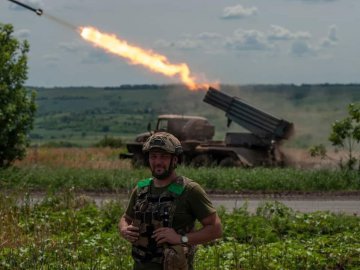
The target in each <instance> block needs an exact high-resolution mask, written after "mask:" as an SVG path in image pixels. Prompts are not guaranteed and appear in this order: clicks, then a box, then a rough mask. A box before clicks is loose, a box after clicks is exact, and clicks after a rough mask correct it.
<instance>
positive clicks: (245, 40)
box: [225, 29, 272, 51]
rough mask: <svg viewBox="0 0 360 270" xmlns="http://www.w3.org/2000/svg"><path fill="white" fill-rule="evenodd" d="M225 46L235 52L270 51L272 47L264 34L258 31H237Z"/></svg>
mask: <svg viewBox="0 0 360 270" xmlns="http://www.w3.org/2000/svg"><path fill="white" fill-rule="evenodd" d="M225 46H226V47H227V48H231V49H234V50H249V51H252V50H268V49H270V48H271V47H272V46H271V45H270V44H269V43H268V42H267V41H266V38H265V35H264V33H262V32H260V31H257V30H243V29H237V30H235V31H234V35H233V36H232V37H230V38H228V39H227V40H226V43H225Z"/></svg>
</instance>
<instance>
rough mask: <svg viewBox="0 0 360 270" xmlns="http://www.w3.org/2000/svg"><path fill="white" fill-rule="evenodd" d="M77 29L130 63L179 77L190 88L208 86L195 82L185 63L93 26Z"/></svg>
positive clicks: (84, 36) (82, 34)
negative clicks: (173, 61)
mask: <svg viewBox="0 0 360 270" xmlns="http://www.w3.org/2000/svg"><path fill="white" fill-rule="evenodd" d="M79 31H80V34H81V36H82V37H83V38H84V39H85V40H87V41H90V42H91V43H93V44H94V45H96V46H97V47H100V48H103V49H105V50H106V51H108V52H111V53H113V54H116V55H118V56H121V57H124V58H127V59H129V60H130V61H131V63H132V64H135V65H143V66H145V67H147V68H149V69H151V70H152V71H154V72H158V73H161V74H164V75H166V76H169V77H174V76H178V77H180V79H181V81H182V82H183V83H184V84H185V85H186V86H187V87H188V88H189V89H190V90H197V89H207V88H208V87H209V84H205V83H201V84H198V83H196V82H195V78H194V77H192V76H191V75H190V69H189V67H188V66H187V64H185V63H181V64H171V63H170V62H169V60H168V59H167V58H166V57H165V56H163V55H160V54H157V53H154V52H152V51H150V50H144V49H142V48H139V47H136V46H133V45H130V44H128V43H127V42H126V41H125V40H121V39H119V38H118V37H116V36H115V35H111V34H106V33H101V32H100V31H99V30H97V29H96V28H93V27H80V28H79Z"/></svg>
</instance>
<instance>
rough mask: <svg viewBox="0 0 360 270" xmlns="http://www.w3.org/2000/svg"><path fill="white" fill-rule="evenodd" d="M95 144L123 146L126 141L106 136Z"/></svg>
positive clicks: (97, 145)
mask: <svg viewBox="0 0 360 270" xmlns="http://www.w3.org/2000/svg"><path fill="white" fill-rule="evenodd" d="M94 146H95V147H110V148H121V147H123V146H124V143H123V140H122V139H121V138H114V137H108V136H105V137H104V138H102V139H101V140H100V141H99V142H97V143H96V144H95V145H94Z"/></svg>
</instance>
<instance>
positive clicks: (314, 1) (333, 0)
mask: <svg viewBox="0 0 360 270" xmlns="http://www.w3.org/2000/svg"><path fill="white" fill-rule="evenodd" d="M299 1H301V2H308V3H319V2H335V1H338V0H299Z"/></svg>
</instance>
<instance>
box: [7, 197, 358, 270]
mask: <svg viewBox="0 0 360 270" xmlns="http://www.w3.org/2000/svg"><path fill="white" fill-rule="evenodd" d="M19 202H22V203H21V204H19ZM123 211H124V208H123V207H122V204H121V202H120V201H115V202H109V203H107V204H104V205H102V206H101V207H99V206H96V205H95V204H94V203H93V202H91V200H89V199H87V198H86V197H76V196H74V193H73V192H72V191H71V190H68V191H66V192H64V193H61V194H58V195H49V196H48V197H46V198H45V199H44V201H43V202H41V203H37V204H35V205H34V204H31V200H30V198H29V197H28V196H27V195H26V194H25V195H21V194H19V193H18V194H16V193H14V194H8V195H6V196H5V195H2V194H1V193H0V217H1V219H0V228H1V230H0V269H4V270H5V269H6V270H12V269H19V270H22V269H24V270H25V269H26V270H28V269H94V270H95V269H96V270H97V269H104V270H107V269H109V270H110V269H111V270H113V269H116V270H117V269H120V270H127V269H129V270H130V269H132V268H131V264H132V259H131V257H130V250H131V249H130V245H129V243H127V242H126V241H125V240H123V239H122V238H120V237H119V233H118V230H117V222H118V219H119V217H120V216H121V214H122V213H123ZM218 212H219V216H220V218H221V220H222V224H223V231H224V235H223V238H222V239H221V240H220V241H217V242H214V243H210V244H207V245H205V246H200V247H199V248H198V251H197V254H196V257H195V269H197V270H218V269H222V270H239V269H254V270H255V269H256V270H268V269H269V270H270V269H271V270H277V269H289V270H292V269H294V270H298V269H309V270H310V269H316V270H338V269H354V270H355V269H360V218H359V217H356V216H346V215H342V214H331V213H325V212H323V213H321V212H316V213H311V214H303V213H297V212H294V211H293V210H291V209H289V208H287V207H286V206H284V205H282V204H280V203H277V202H274V203H265V204H263V205H262V206H260V207H259V208H258V209H257V212H256V214H250V213H248V211H247V209H246V204H245V205H244V206H243V207H242V208H240V209H238V210H236V211H234V212H232V213H226V212H225V211H224V209H218Z"/></svg>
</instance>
